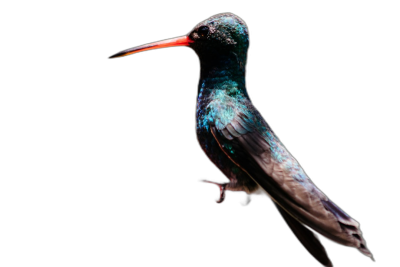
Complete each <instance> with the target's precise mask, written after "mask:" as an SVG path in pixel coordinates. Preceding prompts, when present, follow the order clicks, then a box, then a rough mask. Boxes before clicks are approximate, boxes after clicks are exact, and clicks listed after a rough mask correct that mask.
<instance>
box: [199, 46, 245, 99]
mask: <svg viewBox="0 0 400 267" xmlns="http://www.w3.org/2000/svg"><path fill="white" fill-rule="evenodd" d="M200 62H201V72H200V82H199V93H200V92H201V91H204V89H207V90H232V89H234V90H235V91H236V92H237V93H241V94H244V95H246V96H247V92H246V83H245V65H246V57H243V56H239V55H238V54H236V53H233V52H231V53H229V54H227V55H225V56H219V57H214V58H213V57H208V58H200Z"/></svg>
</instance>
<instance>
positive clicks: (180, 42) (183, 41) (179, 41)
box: [110, 35, 193, 58]
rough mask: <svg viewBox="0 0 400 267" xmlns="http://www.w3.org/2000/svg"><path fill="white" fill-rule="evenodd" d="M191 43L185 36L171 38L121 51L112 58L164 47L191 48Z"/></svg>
mask: <svg viewBox="0 0 400 267" xmlns="http://www.w3.org/2000/svg"><path fill="white" fill-rule="evenodd" d="M190 43H193V41H192V40H190V39H189V37H188V36H186V35H185V36H180V37H176V38H171V39H167V40H163V41H159V42H154V43H150V44H145V45H140V46H136V47H132V48H129V49H126V50H124V51H121V52H119V53H117V54H115V55H113V56H111V57H110V58H115V57H124V56H127V55H130V54H134V53H139V52H142V51H146V50H151V49H157V48H164V47H171V46H189V44H190Z"/></svg>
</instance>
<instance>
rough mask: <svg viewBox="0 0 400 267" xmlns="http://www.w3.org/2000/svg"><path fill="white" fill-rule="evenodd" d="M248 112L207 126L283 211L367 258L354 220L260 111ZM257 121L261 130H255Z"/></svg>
mask: <svg viewBox="0 0 400 267" xmlns="http://www.w3.org/2000/svg"><path fill="white" fill-rule="evenodd" d="M253 115H254V114H253ZM249 117H250V116H249ZM249 117H248V116H245V115H243V114H241V113H237V114H236V115H235V116H234V118H233V119H232V120H230V122H229V123H226V124H225V125H221V124H219V125H218V127H215V126H212V127H211V131H212V134H213V136H214V138H215V140H216V141H217V142H218V144H219V145H220V148H221V149H222V150H223V151H224V153H225V154H226V155H227V156H228V157H229V158H230V159H231V160H232V161H233V162H234V163H235V164H236V165H238V166H239V167H240V168H242V169H243V170H244V171H245V172H247V173H248V174H249V175H250V177H252V178H253V179H254V180H255V182H257V183H258V184H259V185H260V186H261V187H262V188H263V189H264V190H265V191H266V192H267V193H268V194H269V195H270V197H271V198H272V199H273V200H274V202H275V203H276V204H277V205H278V206H279V208H280V209H282V210H283V211H285V212H286V213H287V214H289V215H290V216H292V217H293V218H295V219H296V220H298V221H299V222H301V223H303V224H306V225H308V226H310V227H311V228H312V229H314V230H316V231H317V232H319V233H321V234H322V235H324V236H326V237H328V238H330V239H332V240H334V241H336V242H338V243H340V244H343V245H347V246H352V247H356V248H358V249H359V250H360V251H361V252H362V253H363V254H365V255H367V256H369V257H371V258H372V254H371V253H370V251H369V250H368V249H367V248H366V243H365V240H364V239H363V237H362V233H361V230H360V228H359V224H358V222H357V221H355V220H354V219H352V218H351V217H350V216H349V215H347V214H346V213H345V212H344V211H343V210H341V209H340V208H339V207H338V206H337V205H335V204H334V203H333V202H332V201H330V200H329V199H328V197H327V196H326V195H325V194H324V193H322V192H321V191H320V190H319V189H318V188H317V187H316V186H315V185H314V184H313V183H312V181H311V180H310V179H309V178H308V176H307V175H306V174H305V172H304V171H303V169H302V168H301V166H300V165H299V164H298V162H297V161H296V159H295V158H294V157H293V156H292V155H291V154H290V153H289V152H288V151H287V150H286V148H285V147H284V146H283V145H282V144H281V143H280V141H279V139H278V138H277V137H276V136H275V135H274V134H273V132H272V130H271V129H270V128H269V126H268V125H267V123H266V122H265V121H264V120H263V119H262V117H261V115H259V114H258V113H256V116H255V117H257V120H258V121H254V119H249ZM260 125H262V126H263V129H264V130H265V131H260V127H259V126H260ZM276 151H278V153H276ZM274 153H275V154H274ZM282 155H283V156H282ZM280 211H281V210H280ZM285 220H286V219H285Z"/></svg>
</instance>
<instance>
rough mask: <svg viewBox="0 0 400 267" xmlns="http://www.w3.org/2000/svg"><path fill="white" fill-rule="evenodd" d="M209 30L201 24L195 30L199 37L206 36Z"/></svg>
mask: <svg viewBox="0 0 400 267" xmlns="http://www.w3.org/2000/svg"><path fill="white" fill-rule="evenodd" d="M209 30H210V29H209V28H208V27H207V26H201V27H200V28H199V29H198V31H197V32H198V33H199V35H200V36H201V37H205V36H207V34H208V31H209Z"/></svg>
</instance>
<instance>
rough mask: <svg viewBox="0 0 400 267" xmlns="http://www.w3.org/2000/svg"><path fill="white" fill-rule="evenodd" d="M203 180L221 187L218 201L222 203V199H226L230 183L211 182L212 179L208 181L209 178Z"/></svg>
mask: <svg viewBox="0 0 400 267" xmlns="http://www.w3.org/2000/svg"><path fill="white" fill-rule="evenodd" d="M202 182H205V183H210V184H215V185H218V187H219V199H218V200H217V203H222V201H224V199H225V190H226V186H227V185H228V183H224V184H219V183H216V182H211V181H207V180H203V181H202Z"/></svg>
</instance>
